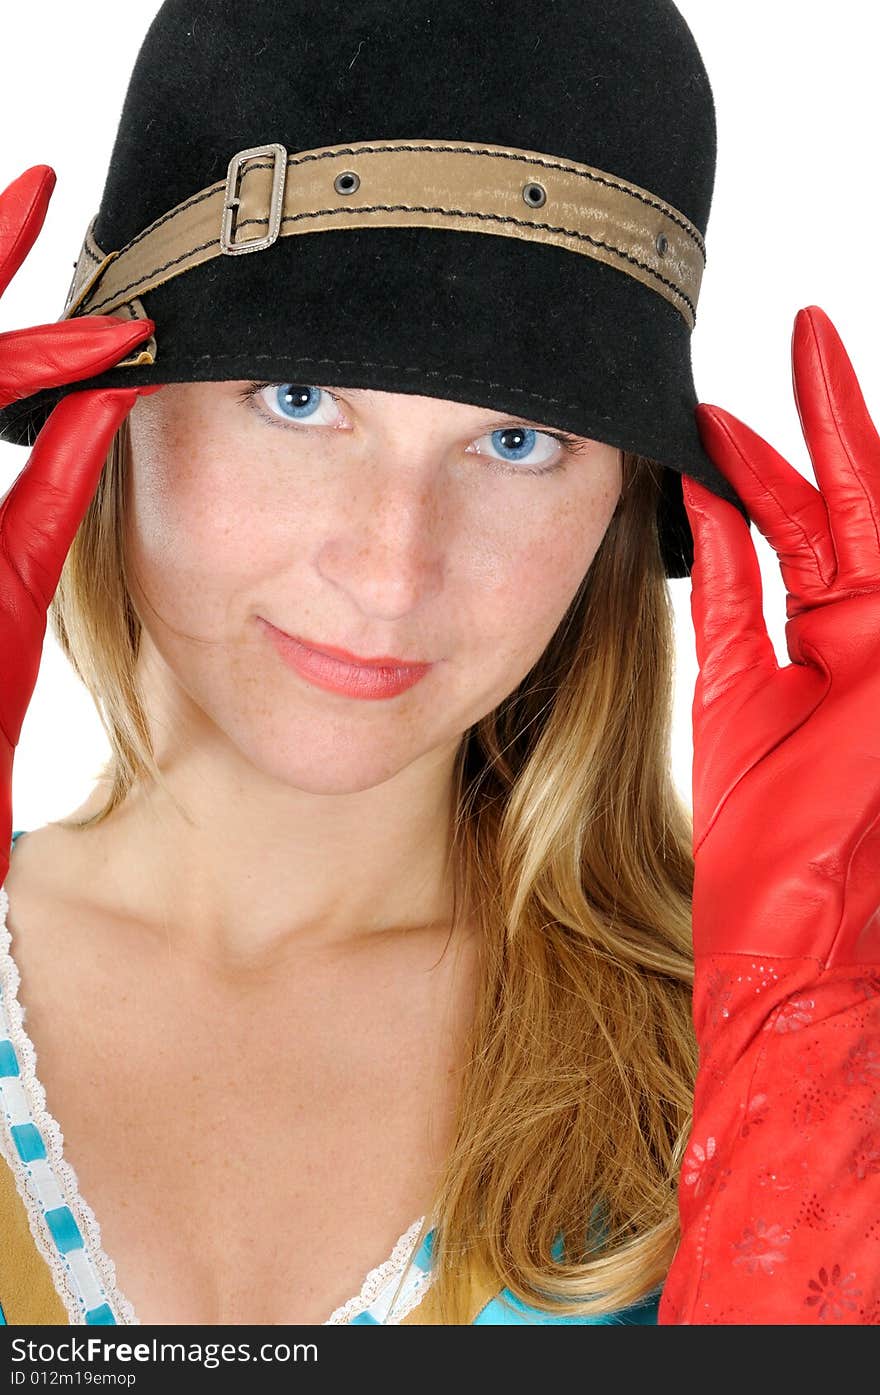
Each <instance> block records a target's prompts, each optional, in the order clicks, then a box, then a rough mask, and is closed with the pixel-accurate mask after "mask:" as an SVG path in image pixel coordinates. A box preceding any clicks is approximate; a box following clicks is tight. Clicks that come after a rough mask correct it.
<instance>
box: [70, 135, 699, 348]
mask: <svg viewBox="0 0 880 1395" xmlns="http://www.w3.org/2000/svg"><path fill="white" fill-rule="evenodd" d="M95 221H96V219H92V222H91V223H90V225H89V228H88V231H87V232H86V236H85V239H84V241H83V246H82V250H81V252H80V256H79V259H78V261H77V264H76V269H75V272H74V277H73V281H72V283H71V287H70V291H69V292H68V297H67V303H66V305H65V308H64V314H63V316H62V318H64V319H67V318H70V317H71V316H73V315H110V314H117V315H121V316H124V317H125V318H129V317H130V318H143V317H144V316H145V311H144V308H143V306H142V305H141V304H140V301H139V297H140V296H141V295H143V294H145V293H146V292H147V291H149V290H152V289H153V288H154V287H156V286H161V285H162V284H163V283H164V282H166V281H169V280H171V279H172V278H173V277H175V276H180V275H182V274H183V273H184V272H185V271H189V270H190V268H191V267H194V266H198V265H200V264H201V263H202V262H205V261H209V260H211V259H212V258H214V257H219V256H242V255H253V254H255V253H259V252H262V251H265V250H266V249H267V248H268V247H271V246H272V245H273V243H274V242H275V241H276V240H277V239H278V237H293V236H296V235H297V234H299V233H309V232H324V231H332V230H334V229H337V228H359V227H433V228H449V229H452V230H453V231H455V230H459V231H464V232H482V233H489V234H493V235H496V236H501V237H516V238H525V239H527V240H529V241H532V242H544V243H548V244H550V245H552V246H556V247H564V248H566V249H568V250H569V251H572V252H579V253H581V254H582V255H583V256H588V257H593V258H595V259H596V260H597V261H601V262H605V263H606V264H607V265H609V266H613V267H616V268H617V269H618V270H619V271H623V272H625V273H626V275H628V276H632V277H634V278H635V280H637V281H640V282H642V284H644V285H646V286H648V287H650V289H651V290H653V291H656V292H657V294H658V295H661V296H663V297H664V299H666V300H668V301H669V302H670V303H671V304H672V305H674V306H675V307H676V309H677V310H678V311H679V312H680V313H681V315H682V316H683V318H684V319H685V321H686V322H687V324H688V327H689V328H690V329H693V327H694V323H695V318H696V307H697V301H698V299H699V294H700V285H701V281H702V276H703V270H704V268H705V262H706V249H705V243H704V241H703V238H702V236H701V234H700V231H699V229H698V228H697V227H695V226H694V224H693V223H691V222H690V220H689V219H688V218H686V217H685V216H684V215H683V214H682V213H680V212H679V211H678V210H677V209H675V208H672V207H671V206H670V205H669V204H668V203H666V202H664V200H662V199H660V198H657V197H656V196H655V195H653V194H651V193H649V192H648V191H647V190H645V189H641V188H639V187H638V186H637V185H635V184H631V183H629V182H628V181H626V180H624V179H620V178H618V177H617V176H615V175H611V174H608V173H606V172H604V171H602V170H597V169H593V168H591V167H590V166H588V165H580V164H576V163H575V162H573V161H570V160H561V159H558V158H555V157H553V156H549V155H542V154H540V153H539V152H537V151H531V150H518V149H514V148H511V147H507V146H499V145H479V146H477V145H474V144H472V143H469V142H465V141H446V142H443V143H442V144H440V143H437V142H433V141H385V142H375V141H361V142H355V143H353V144H346V145H335V146H325V147H323V148H320V149H317V150H308V151H303V152H301V153H299V154H295V155H288V153H287V151H286V150H285V149H284V147H283V146H280V145H271V146H260V147H254V148H252V149H250V150H245V151H240V152H239V153H238V154H237V155H235V156H234V157H233V159H232V160H231V162H230V166H229V172H228V176H227V179H226V181H225V183H217V184H213V185H211V186H210V187H209V188H207V189H203V190H202V191H201V192H200V193H197V194H195V195H193V196H192V197H191V198H188V199H186V200H185V201H184V202H183V203H181V204H178V205H177V207H176V208H173V209H172V210H171V211H170V212H169V213H166V214H164V215H163V216H162V217H161V218H158V219H156V221H155V222H153V223H151V224H150V226H149V227H148V228H145V229H144V231H143V232H141V233H139V234H138V235H137V236H136V237H135V238H133V239H132V241H131V242H129V243H128V244H127V246H125V247H123V248H122V249H121V250H119V251H115V252H110V253H109V254H108V253H106V252H104V251H103V249H102V248H101V247H99V246H98V244H97V243H96V241H95V239H94V232H93V230H94V225H95ZM156 356H157V345H156V341H155V337H153V338H152V339H150V340H149V341H148V342H147V343H146V344H144V345H143V346H141V348H140V350H139V352H138V353H137V355H136V356H135V357H133V358H131V359H127V360H125V362H126V364H135V363H150V362H154V361H155V359H156Z"/></svg>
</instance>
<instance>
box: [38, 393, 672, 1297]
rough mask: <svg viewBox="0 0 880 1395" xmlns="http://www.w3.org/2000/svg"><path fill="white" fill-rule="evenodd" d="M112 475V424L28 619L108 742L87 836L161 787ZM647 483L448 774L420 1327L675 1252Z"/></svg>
mask: <svg viewBox="0 0 880 1395" xmlns="http://www.w3.org/2000/svg"><path fill="white" fill-rule="evenodd" d="M129 460H130V439H129V434H128V422H127V420H126V422H124V423H123V425H122V427H121V428H120V431H119V432H118V433H117V435H116V437H115V438H114V441H113V444H112V447H111V450H110V453H109V456H108V459H107V463H106V468H105V470H104V472H103V474H102V477H101V480H100V482H99V485H98V489H97V492H96V494H95V496H94V498H93V500H92V502H91V504H90V506H89V509H88V511H87V513H86V515H85V517H84V519H83V521H82V524H81V526H80V528H79V531H78V533H77V536H76V538H75V540H74V543H73V546H72V548H71V550H70V553H69V555H68V557H67V561H66V564H65V567H64V571H63V573H62V576H61V581H60V584H59V586H58V589H57V592H56V595H55V597H54V600H53V603H52V606H51V609H50V620H51V624H52V627H53V631H54V633H55V635H56V637H57V639H58V642H59V644H60V645H61V647H62V649H63V651H64V653H65V654H66V655H67V657H68V659H69V660H70V662H71V663H72V665H73V668H74V670H75V672H76V673H77V675H78V676H79V678H80V679H81V680H82V682H83V683H84V684H85V685H86V687H87V689H88V691H89V692H90V693H91V695H92V698H93V700H94V702H95V705H96V707H97V709H98V713H99V715H100V718H101V721H102V723H103V726H104V729H105V731H106V733H107V736H108V738H109V742H110V746H111V755H110V759H109V761H108V763H107V765H106V767H105V769H104V771H103V773H102V778H104V779H105V780H106V781H107V784H108V787H109V788H108V795H107V800H106V803H105V805H104V807H103V808H102V809H101V810H99V811H98V812H97V813H95V814H94V815H93V816H92V817H90V818H86V819H82V820H80V821H78V822H77V821H74V820H66V821H64V820H59V821H58V822H60V823H62V824H63V826H65V827H75V828H89V827H92V826H95V825H97V824H99V823H101V822H103V821H104V820H105V819H107V818H108V817H109V816H110V815H111V814H112V813H113V811H114V810H115V809H116V808H118V807H119V806H120V805H121V804H122V803H123V801H124V800H125V798H126V796H127V794H128V792H129V791H130V790H131V789H132V787H133V786H134V785H135V783H137V782H146V783H149V782H150V781H151V780H153V781H157V782H159V783H160V784H161V785H162V787H163V788H165V785H164V780H163V776H162V773H161V771H160V770H159V768H158V766H157V764H156V762H155V759H154V756H153V752H152V749H151V744H150V735H149V726H148V722H147V718H146V715H145V713H144V709H143V707H142V705H141V700H140V696H139V692H138V687H137V683H136V678H135V665H136V661H137V656H138V649H139V640H140V632H141V626H140V621H139V619H138V617H137V615H136V612H135V609H134V606H133V604H132V601H131V597H130V592H129V587H128V581H127V575H126V559H125V552H124V546H123V500H124V497H125V480H126V471H127V469H128V468H129ZM659 489H660V483H659V467H657V466H656V465H655V464H654V463H653V462H651V461H649V460H647V459H645V458H644V457H641V456H637V455H631V454H629V453H624V455H623V490H622V493H621V497H620V500H619V503H618V506H617V509H616V511H615V514H614V516H613V518H612V520H611V523H610V525H609V527H608V530H607V532H606V534H605V536H604V538H603V540H602V543H601V545H600V547H599V549H598V552H597V553H596V556H595V558H594V560H593V563H592V565H591V566H590V568H589V571H588V572H587V574H586V576H585V577H584V580H583V582H582V584H581V587H580V589H579V591H578V594H577V595H576V597H575V598H574V600H573V602H572V604H571V605H570V607H569V608H568V611H567V613H566V615H565V616H564V618H563V620H562V622H561V623H560V625H559V626H558V628H557V631H556V634H555V635H554V637H553V639H552V640H551V642H550V644H549V645H548V646H547V648H546V650H545V652H544V654H543V655H542V657H541V659H540V660H539V662H538V663H537V664H536V665H535V666H534V668H533V669H532V670H531V671H530V672H529V674H528V675H527V676H526V677H525V678H524V679H523V681H522V682H521V683H520V685H519V686H518V687H517V689H516V690H515V691H514V692H513V693H511V694H510V695H509V696H508V697H507V698H506V699H505V700H504V702H502V703H501V704H500V705H499V706H498V707H497V708H496V709H495V710H494V711H493V712H491V713H489V714H488V715H487V716H485V717H483V718H482V719H481V720H480V721H478V722H477V723H476V724H475V725H474V726H473V727H471V728H470V729H469V730H468V731H467V732H465V733H464V735H463V738H462V742H461V746H460V748H459V752H458V756H457V759H456V766H455V790H454V805H453V807H454V808H455V810H456V814H455V819H454V824H453V830H452V841H451V847H452V850H453V854H454V856H453V858H452V861H451V867H452V869H453V874H454V898H455V916H454V919H453V927H452V928H453V931H454V930H455V929H456V928H457V926H458V925H459V924H460V923H463V918H464V917H465V916H467V917H468V920H469V923H470V924H476V925H477V927H478V935H479V940H480V955H481V970H482V972H481V974H480V979H479V987H478V990H477V1001H476V1011H475V1016H474V1020H473V1025H472V1029H471V1032H470V1037H469V1041H468V1043H467V1049H466V1057H465V1059H466V1064H465V1067H464V1070H463V1073H462V1084H461V1091H460V1097H459V1101H458V1113H457V1119H456V1128H455V1135H454V1143H453V1146H452V1148H451V1150H450V1153H449V1156H448V1159H447V1161H446V1164H445V1167H444V1169H443V1172H442V1175H441V1177H440V1179H439V1182H438V1186H437V1189H436V1195H435V1205H434V1207H433V1210H432V1212H431V1213H430V1214H431V1218H432V1219H433V1221H434V1224H435V1236H434V1241H433V1252H432V1264H433V1268H434V1271H435V1280H434V1294H435V1302H436V1303H438V1304H439V1311H440V1313H441V1320H442V1321H443V1322H449V1323H461V1322H467V1321H469V1320H470V1319H469V1318H468V1316H467V1315H466V1313H465V1311H464V1308H463V1306H462V1304H463V1302H464V1299H463V1298H462V1296H461V1287H462V1286H461V1285H460V1284H459V1283H457V1280H458V1279H460V1277H461V1272H462V1266H463V1265H467V1264H469V1263H471V1262H476V1263H479V1264H480V1265H482V1266H483V1267H484V1268H488V1269H489V1271H490V1272H492V1273H493V1274H494V1275H495V1276H496V1278H497V1280H498V1281H499V1285H500V1286H504V1287H507V1288H509V1289H510V1290H511V1291H512V1292H513V1293H514V1294H516V1295H517V1296H518V1297H519V1298H520V1299H522V1300H523V1301H524V1302H526V1303H530V1304H533V1305H535V1306H537V1307H539V1308H542V1309H544V1310H545V1311H546V1312H548V1313H557V1314H564V1315H566V1316H576V1315H579V1316H599V1315H601V1314H606V1313H610V1312H614V1311H616V1310H618V1309H620V1308H624V1307H627V1306H629V1305H630V1304H634V1303H636V1302H638V1301H640V1300H642V1299H644V1298H646V1297H649V1296H650V1295H651V1294H652V1293H653V1292H655V1291H656V1290H658V1289H659V1288H660V1287H661V1286H662V1283H663V1280H664V1277H665V1275H666V1272H667V1269H668V1267H669V1264H670V1261H671V1258H672V1255H673V1253H674V1250H675V1247H676V1244H677V1241H678V1212H677V1204H676V1182H677V1174H678V1170H679V1166H680V1162H681V1154H682V1151H683V1146H684V1143H685V1141H686V1135H687V1130H688V1128H689V1124H690V1112H691V1107H692V1098H693V1095H692V1092H693V1082H694V1076H695V1073H696V1047H695V1042H694V1037H693V1030H692V1024H691V988H692V982H693V965H692V951H691V896H692V890H693V859H692V854H691V818H690V813H689V810H688V809H687V807H686V806H685V805H684V803H683V802H682V800H681V798H680V797H679V795H678V793H677V791H676V788H675V785H674V783H673V779H672V773H671V762H670V736H671V721H672V684H673V673H674V631H673V614H672V607H671V599H670V595H669V590H668V586H667V583H666V577H665V572H664V568H663V565H662V561H661V553H660V545H659V539H658V533H657V504H658V498H659ZM175 803H176V801H175ZM178 807H179V806H178ZM426 1226H427V1220H426ZM560 1244H561V1245H562V1251H560Z"/></svg>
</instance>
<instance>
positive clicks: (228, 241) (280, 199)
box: [220, 145, 287, 257]
mask: <svg viewBox="0 0 880 1395" xmlns="http://www.w3.org/2000/svg"><path fill="white" fill-rule="evenodd" d="M261 155H263V156H265V155H274V157H275V171H274V173H273V176H272V198H271V203H270V206H269V231H268V233H267V234H266V236H265V237H252V238H247V239H245V240H244V241H242V242H235V241H233V238H234V231H233V224H234V222H235V217H236V212H237V210H238V208H239V206H240V204H241V200H240V198H239V197H238V190H239V184H240V180H241V169H242V165H244V164H245V162H246V161H247V160H255V159H257V158H258V157H259V156H261ZM286 183H287V151H286V149H285V148H284V146H283V145H256V146H254V147H253V148H252V149H251V150H240V151H239V152H238V154H237V155H233V157H232V159H231V160H230V161H229V173H228V175H227V176H226V197H225V199H224V201H223V224H222V227H221V229H220V251H221V252H223V253H225V255H226V256H229V257H236V256H240V255H241V254H242V253H244V252H262V251H263V250H264V249H265V248H266V247H271V246H272V244H273V242H277V241H278V238H279V235H280V233H281V218H282V214H283V211H284V189H285V185H286Z"/></svg>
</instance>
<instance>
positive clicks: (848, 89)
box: [0, 0, 880, 829]
mask: <svg viewBox="0 0 880 1395" xmlns="http://www.w3.org/2000/svg"><path fill="white" fill-rule="evenodd" d="M159 7H160V6H159V0H138V3H137V4H132V3H125V4H123V3H120V0H90V2H89V4H88V6H87V7H84V6H83V5H81V4H76V3H70V0H34V3H30V4H24V3H18V0H5V3H4V5H3V15H2V20H0V28H2V49H0V189H3V188H5V187H6V186H7V185H8V184H9V183H10V182H11V181H12V180H13V179H14V178H16V177H17V176H18V175H19V174H20V173H21V172H22V171H23V170H25V169H27V168H28V167H29V166H31V165H34V164H48V165H51V166H52V168H53V169H54V170H55V171H56V174H57V176H58V183H57V185H56V188H55V192H54V194H53V197H52V201H51V204H50V207H49V212H48V215H47V218H46V222H45V225H44V228H43V231H42V233H41V234H40V237H39V239H38V241H37V243H36V244H35V246H34V248H33V251H32V252H31V253H30V255H29V257H28V258H27V260H26V262H25V263H24V265H23V266H22V268H21V270H20V271H19V273H18V275H17V276H16V277H15V279H14V281H13V282H12V284H11V285H10V287H9V289H8V290H7V292H6V294H5V295H4V297H3V300H2V302H0V331H2V330H8V329H17V328H23V327H24V326H26V325H32V324H42V323H48V322H50V321H54V320H57V319H58V318H59V317H60V315H61V311H62V307H63V304H64V299H65V296H66V293H67V289H68V286H69V283H70V278H71V275H72V270H73V261H74V259H75V257H76V255H77V253H78V252H79V248H80V244H81V242H82V238H83V234H84V232H85V229H86V226H87V224H88V222H89V220H90V219H91V218H92V216H93V215H94V214H95V213H96V212H97V210H98V206H99V203H100V198H101V192H102V189H103V184H104V177H105V173H106V169H107V165H108V163H109V159H110V154H111V150H112V145H113V141H114V138H115V134H116V127H117V123H118V120H119V115H120V112H121V108H122V103H123V99H124V96H125V91H126V88H127V85H128V80H129V76H130V73H131V69H132V66H133V64H134V61H135V58H136V56H137V52H138V49H139V47H140V44H141V42H142V40H143V37H144V35H145V33H146V31H147V28H148V27H149V24H150V22H151V20H152V19H153V16H154V15H155V14H156V12H157V11H158V9H159ZM679 9H680V10H681V12H682V13H683V15H684V16H685V18H686V20H687V21H688V23H689V25H690V27H691V29H692V31H693V33H694V36H695V38H696V40H697V44H698V46H699V48H700V51H701V53H702V55H703V58H704V61H705V63H706V67H707V69H708V72H709V76H710V79H711V82H712V87H713V91H714V94H715V102H716V108H717V119H718V141H719V151H718V173H717V182H716V190H715V199H714V203H713V208H712V215H711V218H710V222H709V228H708V236H707V243H708V253H709V256H708V265H707V269H706V274H705V278H704V281H703V288H702V293H701V298H700V307H699V317H698V323H697V328H696V330H695V333H694V339H693V356H694V376H695V381H696V387H697V395H698V397H699V398H700V400H702V401H704V402H712V403H716V404H718V405H720V406H722V407H725V408H726V409H727V410H728V411H731V412H733V413H735V415H737V416H738V417H740V418H742V419H743V420H744V421H746V422H748V423H749V425H750V426H752V427H753V428H754V429H755V430H756V431H758V432H759V433H760V434H761V435H762V436H764V437H765V438H766V439H767V440H769V441H771V442H772V443H773V445H775V446H776V448H777V449H778V450H780V451H781V452H782V454H783V455H784V456H786V458H787V459H788V460H790V461H791V463H792V464H793V465H795V466H796V467H797V468H798V469H799V470H800V471H801V472H802V473H803V474H804V475H806V476H807V478H808V479H810V480H813V478H814V477H813V472H812V468H811V465H810V461H809V456H808V453H807V449H806V446H805V444H804V441H803V437H802V434H801V430H800V424H799V422H798V417H797V411H796V408H795V405H794V398H793V395H792V389H791V358H790V343H791V332H792V327H793V321H794V317H795V315H796V313H797V311H798V310H799V309H800V308H801V307H803V306H807V305H811V304H816V305H820V306H822V308H823V309H824V310H825V311H827V313H828V314H829V315H830V316H831V318H832V320H833V321H834V323H835V324H836V326H837V328H838V330H839V331H840V334H841V336H842V338H843V340H844V343H845V344H846V346H847V348H848V350H849V353H850V357H851V358H852V360H853V363H854V365H855V368H856V372H857V373H858V375H859V378H860V381H861V385H862V389H863V391H864V393H865V397H866V399H867V402H868V405H869V408H871V409H872V410H873V412H874V416H875V419H877V420H880V361H878V353H877V335H876V319H877V309H878V301H880V295H878V279H877V256H878V248H877V229H878V218H877V213H878V197H877V183H876V177H877V161H878V156H877V138H878V124H880V123H878V111H880V104H878V96H877V81H878V78H877V40H878V38H880V19H878V7H877V5H876V3H875V0H835V3H834V4H833V5H829V4H828V3H827V0H736V3H733V0H679ZM219 97H220V94H219V93H218V99H219ZM674 101H675V76H674V74H670V102H672V103H674ZM654 116H655V119H656V120H658V121H662V120H663V119H664V117H663V110H662V108H660V109H658V110H657V111H656V112H655V113H654ZM364 134H365V135H369V134H371V133H370V132H365V133H364ZM26 460H27V451H26V449H25V448H24V447H21V446H12V445H9V444H8V443H3V442H0V495H2V494H3V493H4V492H5V491H6V490H7V489H8V488H9V486H10V485H11V483H12V482H13V480H14V478H15V477H16V475H17V474H18V473H19V471H21V470H22V469H23V467H24V465H25V463H26ZM752 536H753V538H754V539H755V546H756V549H757V551H758V556H759V560H760V562H761V569H762V574H763V577H764V604H765V613H766V616H767V621H768V626H769V629H770V633H771V636H772V638H773V642H774V644H775V646H776V650H777V654H778V655H779V657H780V659H784V658H786V655H785V640H784V620H785V602H784V591H783V588H782V586H781V582H780V579H779V569H778V565H777V563H776V559H775V556H774V554H773V552H772V550H771V549H770V547H769V546H768V544H767V543H766V542H765V541H764V539H763V538H762V537H761V536H760V534H759V533H758V532H757V529H754V528H753V531H752ZM670 585H671V587H672V592H673V597H674V601H675V606H676V629H677V647H678V666H677V681H676V713H675V743H674V753H673V761H674V774H675V778H676V782H677V784H678V786H679V788H680V789H681V791H682V793H683V794H684V795H685V797H686V798H687V799H689V798H690V771H691V751H692V747H691V727H690V704H691V699H692V695H693V684H694V679H695V677H696V661H695V657H694V643H693V631H692V626H691V620H690V581H689V580H688V579H686V578H683V579H681V580H676V581H672V582H670ZM107 754H108V748H107V743H106V738H105V736H104V732H103V728H102V727H101V724H100V722H99V720H98V716H97V714H96V712H95V710H94V707H93V706H92V702H91V699H90V698H89V696H88V694H87V693H86V691H85V689H84V688H83V687H82V686H81V684H80V683H79V682H78V680H77V679H76V678H75V677H74V675H73V672H72V670H71V669H70V668H69V666H68V665H67V663H66V661H65V660H64V659H63V658H62V656H61V653H60V650H59V649H58V647H57V645H56V643H55V640H54V639H53V637H52V635H51V632H49V633H47V638H46V645H45V650H44V654H43V663H42V667H41V670H40V676H39V679H38V682H37V687H36V691H35V693H34V697H33V700H32V702H31V705H30V707H29V709H28V713H27V716H26V718H25V722H24V727H23V729H22V735H21V741H20V743H19V746H18V750H17V754H16V761H15V767H14V775H13V827H14V828H24V829H31V828H35V827H37V826H39V825H41V824H43V823H45V822H46V821H47V820H48V819H52V818H60V817H63V816H64V815H66V814H68V813H70V812H71V811H72V810H73V809H74V808H75V807H76V806H77V805H78V804H79V803H81V801H82V800H83V799H84V798H85V797H86V795H87V794H88V792H89V790H90V788H91V786H92V784H93V782H94V779H95V777H96V773H97V770H98V767H99V765H100V764H101V762H102V760H103V759H104V758H105V756H106V755H107Z"/></svg>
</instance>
